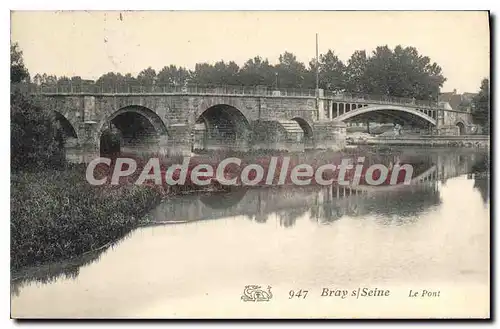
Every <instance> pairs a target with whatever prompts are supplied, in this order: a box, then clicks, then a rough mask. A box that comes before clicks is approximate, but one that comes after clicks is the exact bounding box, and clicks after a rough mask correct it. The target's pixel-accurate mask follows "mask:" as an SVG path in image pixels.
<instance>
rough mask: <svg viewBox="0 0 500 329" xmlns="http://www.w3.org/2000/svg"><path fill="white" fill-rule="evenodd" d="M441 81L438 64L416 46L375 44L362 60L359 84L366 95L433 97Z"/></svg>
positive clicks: (423, 98) (433, 98)
mask: <svg viewBox="0 0 500 329" xmlns="http://www.w3.org/2000/svg"><path fill="white" fill-rule="evenodd" d="M349 79H351V78H349ZM445 81H446V78H444V77H443V75H442V69H441V67H440V66H439V65H437V64H436V63H431V60H430V58H429V57H427V56H422V55H420V54H419V53H418V51H417V49H416V48H414V47H406V48H403V47H402V46H397V47H396V48H395V49H394V51H392V50H391V49H390V48H389V47H388V46H379V47H377V48H376V49H375V51H374V52H373V54H372V56H371V57H370V58H369V59H368V61H367V63H366V70H365V74H364V75H363V76H362V80H361V81H360V85H361V86H364V89H365V92H367V93H370V94H378V95H385V96H392V97H405V98H416V99H422V100H437V97H438V96H439V90H440V88H441V87H442V86H443V83H444V82H445Z"/></svg>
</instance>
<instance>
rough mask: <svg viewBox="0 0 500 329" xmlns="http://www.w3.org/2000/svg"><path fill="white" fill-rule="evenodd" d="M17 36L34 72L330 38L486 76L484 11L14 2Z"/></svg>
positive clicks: (294, 45)
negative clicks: (40, 8) (114, 7)
mask: <svg viewBox="0 0 500 329" xmlns="http://www.w3.org/2000/svg"><path fill="white" fill-rule="evenodd" d="M11 18H12V22H11V23H12V26H11V37H12V41H16V42H18V43H19V45H20V47H21V49H22V50H23V52H24V61H25V64H26V66H27V68H28V70H29V71H30V74H31V75H32V76H34V75H35V74H36V73H47V74H55V75H57V76H62V75H66V76H73V75H79V76H81V77H82V78H88V79H96V78H98V77H99V76H100V75H101V74H103V73H106V72H110V71H114V72H121V73H123V74H125V73H132V74H134V75H135V74H137V73H138V72H139V71H141V70H142V69H144V68H146V67H148V66H151V67H153V68H154V69H156V70H159V69H161V68H162V67H163V66H165V65H169V64H175V65H178V66H179V65H181V66H185V67H188V68H191V69H193V68H194V65H195V64H196V63H198V62H210V63H214V62H216V61H218V60H221V59H223V60H225V61H230V60H234V61H235V62H236V63H237V64H239V65H242V64H243V63H244V62H245V61H246V60H247V59H248V58H250V57H254V56H256V55H260V56H261V57H264V58H268V59H269V61H270V62H271V63H276V62H277V61H278V57H279V54H281V53H283V52H284V51H285V50H286V51H290V52H293V53H294V54H295V55H297V58H298V59H299V60H300V61H302V62H304V63H305V64H306V65H307V63H308V62H309V60H310V59H311V58H313V57H314V56H315V34H316V33H319V51H320V53H323V52H326V51H327V50H328V49H329V48H331V49H332V50H334V51H335V53H336V54H337V55H338V56H339V57H340V59H341V60H343V61H345V62H346V61H347V59H348V58H349V57H350V55H351V54H352V53H353V52H354V51H355V50H360V49H364V50H367V51H368V52H371V51H372V50H373V49H374V48H375V47H376V46H378V45H386V44H387V45H389V46H390V47H391V48H393V47H394V46H396V45H398V44H401V45H404V46H414V47H416V48H417V49H418V50H419V52H420V53H421V54H424V55H426V56H429V57H430V58H431V60H432V61H435V62H437V63H438V64H439V65H440V66H441V67H442V68H443V74H444V76H445V77H446V78H447V79H448V80H447V81H446V82H445V84H444V87H443V89H442V91H451V90H453V89H457V90H458V91H459V92H475V91H477V90H478V89H479V85H480V81H481V79H482V78H484V77H488V76H489V51H490V49H489V23H488V15H487V12H332V11H330V12H318V11H317V12H290V11H289V12H270V11H267V12H236V11H235V12H113V11H110V12H27V11H26V12H13V13H12V17H11Z"/></svg>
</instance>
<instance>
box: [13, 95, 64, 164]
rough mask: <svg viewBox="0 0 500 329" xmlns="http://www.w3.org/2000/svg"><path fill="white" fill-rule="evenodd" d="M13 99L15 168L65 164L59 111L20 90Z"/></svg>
mask: <svg viewBox="0 0 500 329" xmlns="http://www.w3.org/2000/svg"><path fill="white" fill-rule="evenodd" d="M10 101H11V105H10V132H11V137H10V138H11V168H12V170H13V171H16V170H34V169H43V168H54V167H61V166H63V165H64V163H65V154H64V140H63V135H62V132H61V131H60V129H58V126H57V124H56V120H55V113H53V112H51V111H47V110H44V109H41V108H39V107H37V106H35V105H34V104H33V102H32V101H31V100H30V99H29V97H28V96H26V95H24V94H22V93H21V92H18V91H14V92H12V93H11V96H10Z"/></svg>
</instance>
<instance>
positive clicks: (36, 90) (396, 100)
mask: <svg viewBox="0 0 500 329" xmlns="http://www.w3.org/2000/svg"><path fill="white" fill-rule="evenodd" d="M27 88H28V89H29V92H30V93H32V94H127V93H134V94H137V93H144V94H149V93H155V94H156V93H160V94H206V95H213V94H223V95H262V96H278V97H279V96H281V97H308V98H310V97H316V93H317V91H316V90H315V89H298V88H296V89H291V88H278V89H276V88H269V87H267V86H229V85H227V86H200V85H186V86H175V85H158V84H154V85H139V84H134V83H123V84H95V83H92V82H81V83H57V84H54V85H36V84H30V85H27ZM322 98H328V99H332V100H338V101H339V102H353V103H357V102H361V103H362V102H370V103H380V104H404V105H411V106H415V107H417V106H422V107H433V108H436V107H440V108H442V107H443V106H444V105H443V104H439V103H438V102H434V101H426V100H416V99H410V98H401V97H391V96H384V95H369V94H359V93H346V92H333V91H329V90H325V91H324V94H323V96H322Z"/></svg>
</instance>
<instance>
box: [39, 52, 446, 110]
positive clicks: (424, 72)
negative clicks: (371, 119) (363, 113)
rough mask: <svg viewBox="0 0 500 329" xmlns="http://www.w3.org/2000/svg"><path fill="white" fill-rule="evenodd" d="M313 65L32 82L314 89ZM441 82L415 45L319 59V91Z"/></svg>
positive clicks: (399, 92) (436, 86) (285, 57)
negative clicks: (93, 79)
mask: <svg viewBox="0 0 500 329" xmlns="http://www.w3.org/2000/svg"><path fill="white" fill-rule="evenodd" d="M317 65H318V64H317V63H316V59H313V60H311V61H310V62H309V63H308V64H307V65H306V64H304V63H302V62H300V61H299V60H297V57H296V56H295V54H293V53H291V52H288V51H285V52H284V53H283V54H281V55H280V56H279V59H278V63H277V64H271V63H270V62H269V60H268V59H267V58H266V59H264V58H262V57H260V56H255V57H253V58H250V59H248V60H247V61H246V62H245V63H244V64H243V65H242V66H241V67H240V66H239V65H238V64H236V63H235V62H234V61H229V62H227V61H223V60H221V61H218V62H216V63H215V64H210V63H198V64H196V65H195V68H194V70H189V69H187V68H185V67H178V66H176V65H173V64H171V65H168V66H164V67H163V68H161V69H160V70H159V71H156V70H155V69H153V68H152V67H148V68H146V69H144V70H142V71H141V72H140V73H139V74H138V75H137V76H134V75H132V74H130V73H127V74H122V73H118V72H108V73H106V74H103V75H102V76H100V77H99V78H98V79H97V80H96V81H91V80H83V79H82V78H81V77H79V76H74V77H66V76H63V77H57V76H55V75H47V74H36V75H35V76H34V77H33V79H32V82H33V83H35V84H37V85H56V84H58V83H70V82H71V83H72V84H81V83H87V84H88V83H91V84H96V85H104V86H114V85H134V84H135V85H140V86H146V87H149V86H154V85H162V86H164V85H171V86H185V85H187V84H192V85H202V86H220V85H238V86H266V87H268V88H276V89H281V88H287V89H288V88H300V89H314V88H315V87H316V67H317ZM445 81H446V78H445V77H444V76H443V75H442V69H441V67H440V66H439V65H438V64H437V63H435V62H432V61H431V59H430V58H429V57H428V56H424V55H421V54H419V52H418V51H417V49H416V48H415V47H403V46H396V47H395V48H394V49H390V48H389V47H388V46H379V47H377V48H376V49H375V50H374V51H373V52H371V53H370V54H368V53H367V52H366V51H365V50H357V51H355V52H354V53H353V54H352V56H351V57H350V58H349V59H348V60H347V62H345V63H344V62H343V61H342V60H340V59H339V58H338V56H337V55H336V54H335V52H334V51H333V50H331V49H330V50H328V51H327V52H326V53H324V54H321V55H320V56H319V87H320V88H322V89H325V90H329V91H333V92H347V93H364V94H374V95H384V96H392V97H405V98H415V99H421V100H437V97H438V95H439V91H440V88H441V87H442V86H443V83H444V82H445Z"/></svg>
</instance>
